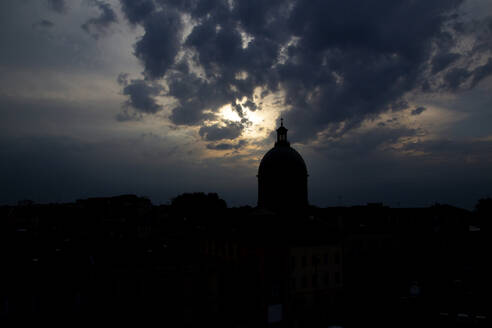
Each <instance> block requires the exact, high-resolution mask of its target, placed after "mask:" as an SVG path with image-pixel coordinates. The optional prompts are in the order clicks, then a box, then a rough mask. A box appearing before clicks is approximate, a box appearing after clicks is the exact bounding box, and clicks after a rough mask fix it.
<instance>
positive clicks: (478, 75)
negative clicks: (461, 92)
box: [471, 58, 492, 87]
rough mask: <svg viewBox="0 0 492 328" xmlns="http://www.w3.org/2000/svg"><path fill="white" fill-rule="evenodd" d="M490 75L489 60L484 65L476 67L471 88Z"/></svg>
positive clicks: (490, 62)
mask: <svg viewBox="0 0 492 328" xmlns="http://www.w3.org/2000/svg"><path fill="white" fill-rule="evenodd" d="M490 75H492V58H489V60H488V61H487V63H486V64H484V65H482V66H479V67H477V68H476V69H475V70H474V71H473V79H472V82H471V86H472V87H474V86H475V85H477V84H478V83H479V82H480V81H481V80H483V79H484V78H486V77H488V76H490Z"/></svg>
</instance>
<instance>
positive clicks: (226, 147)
mask: <svg viewBox="0 0 492 328" xmlns="http://www.w3.org/2000/svg"><path fill="white" fill-rule="evenodd" d="M245 145H246V141H245V140H239V142H238V143H229V142H221V143H217V144H215V143H209V144H207V148H208V149H212V150H232V149H240V148H242V147H243V146H245Z"/></svg>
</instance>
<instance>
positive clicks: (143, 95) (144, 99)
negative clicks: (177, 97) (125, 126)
mask: <svg viewBox="0 0 492 328" xmlns="http://www.w3.org/2000/svg"><path fill="white" fill-rule="evenodd" d="M118 83H119V84H120V85H123V86H124V87H123V94H124V95H126V96H128V100H127V101H126V102H125V107H126V108H125V111H123V113H122V114H120V116H118V117H119V119H120V120H128V118H131V117H133V118H136V117H139V115H138V114H137V115H135V114H131V115H128V114H129V113H131V112H128V107H130V108H131V109H133V110H135V111H136V112H138V113H145V114H154V113H157V112H158V111H160V110H161V109H162V106H161V105H159V104H158V103H157V101H156V99H155V97H156V96H158V95H160V94H161V93H162V91H163V87H162V86H160V85H159V84H156V83H153V82H149V81H145V80H131V81H130V82H128V80H127V79H126V75H125V74H120V76H119V77H118ZM125 113H126V114H125ZM121 115H123V116H121ZM123 118H127V119H123Z"/></svg>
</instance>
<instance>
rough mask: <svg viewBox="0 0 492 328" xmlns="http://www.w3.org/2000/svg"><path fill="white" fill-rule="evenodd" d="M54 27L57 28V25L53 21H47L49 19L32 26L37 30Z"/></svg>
mask: <svg viewBox="0 0 492 328" xmlns="http://www.w3.org/2000/svg"><path fill="white" fill-rule="evenodd" d="M53 26H55V23H53V22H52V21H50V20H47V19H42V20H40V21H39V22H37V23H34V24H32V27H34V28H36V27H41V28H52V27H53Z"/></svg>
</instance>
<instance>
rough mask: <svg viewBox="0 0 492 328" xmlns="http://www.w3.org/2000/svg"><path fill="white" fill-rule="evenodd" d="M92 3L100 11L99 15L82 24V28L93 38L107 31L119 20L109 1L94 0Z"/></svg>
mask: <svg viewBox="0 0 492 328" xmlns="http://www.w3.org/2000/svg"><path fill="white" fill-rule="evenodd" d="M90 3H91V4H92V5H94V6H96V7H97V8H98V10H99V11H100V13H99V16H98V17H93V18H90V19H89V20H87V21H86V22H85V23H84V24H82V26H81V28H82V29H83V30H84V31H86V32H87V33H88V34H89V35H91V36H92V37H93V38H95V39H98V38H99V37H100V36H101V35H104V34H105V33H107V31H108V28H109V26H110V25H111V24H113V23H116V22H117V17H116V13H115V12H114V11H113V8H111V5H110V4H109V3H107V2H103V1H99V0H92V1H90Z"/></svg>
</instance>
